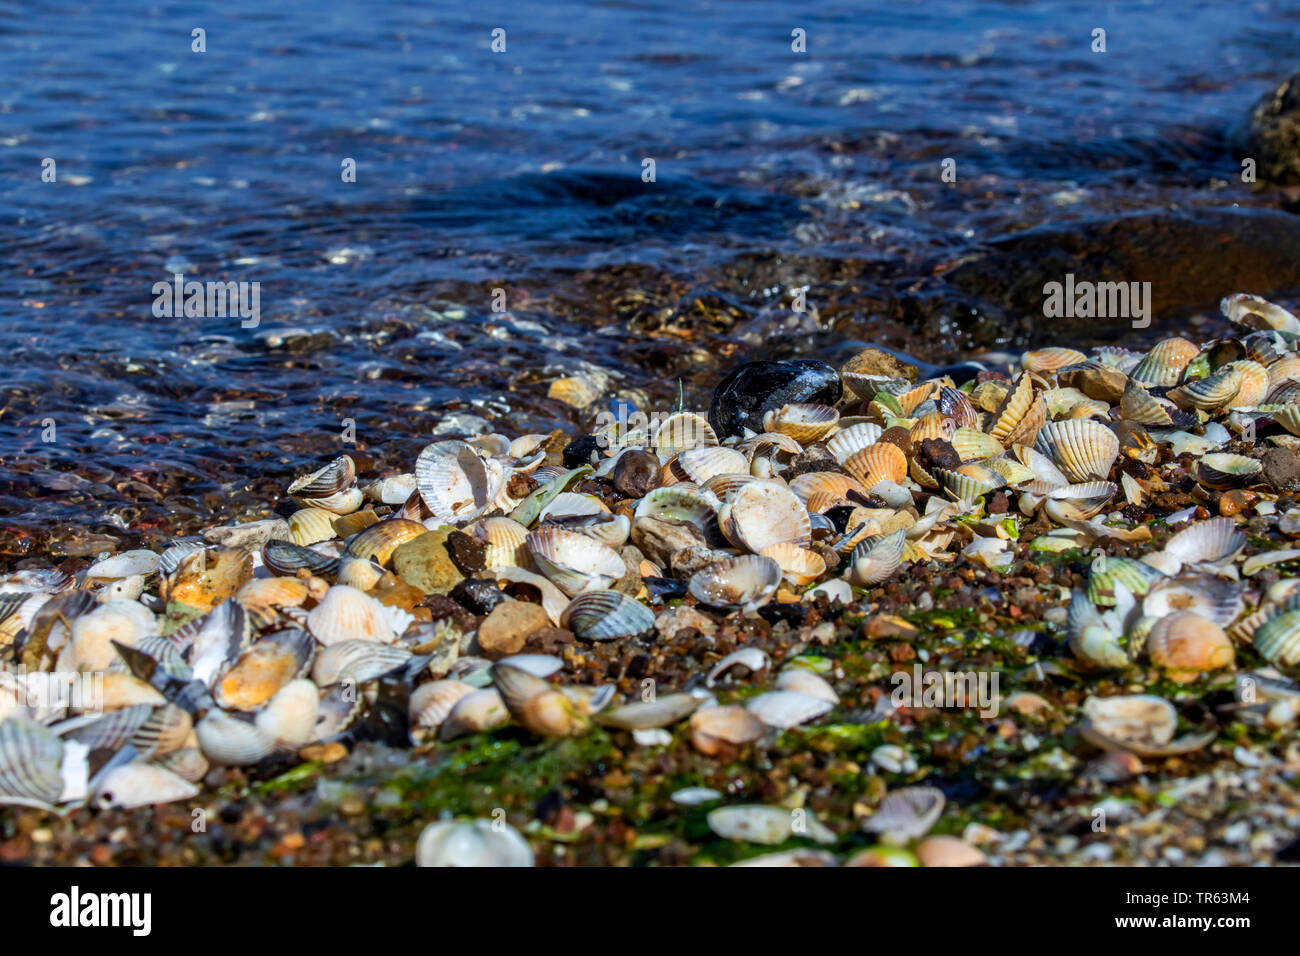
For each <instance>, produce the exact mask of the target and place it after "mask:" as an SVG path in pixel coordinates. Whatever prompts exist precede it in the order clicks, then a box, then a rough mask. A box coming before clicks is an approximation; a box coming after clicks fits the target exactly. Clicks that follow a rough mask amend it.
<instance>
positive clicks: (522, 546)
mask: <svg viewBox="0 0 1300 956" xmlns="http://www.w3.org/2000/svg"><path fill="white" fill-rule="evenodd" d="M472 537H473V538H474V540H475V541H476V542H477V543H479V544H481V545H482V546H483V566H484V567H485V568H487V569H489V570H495V569H496V568H505V567H517V568H524V567H528V566H529V565H531V564H532V558H531V556H530V555H529V553H528V546H527V544H526V543H525V539H526V538H527V537H528V529H527V528H525V527H524V526H523V525H522V524H520V523H519V522H518V521H515V520H514V519H513V518H483V519H481V520H480V521H479V522H478V523H477V524H475V525H474V528H473V531H472Z"/></svg>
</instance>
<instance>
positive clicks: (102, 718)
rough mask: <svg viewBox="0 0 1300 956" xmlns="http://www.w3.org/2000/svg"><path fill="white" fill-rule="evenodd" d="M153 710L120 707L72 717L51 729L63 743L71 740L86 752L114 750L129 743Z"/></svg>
mask: <svg viewBox="0 0 1300 956" xmlns="http://www.w3.org/2000/svg"><path fill="white" fill-rule="evenodd" d="M153 712H154V708H153V707H151V706H150V705H148V704H137V705H136V706H134V707H123V708H122V709H121V710H114V711H109V712H107V713H102V714H99V715H90V714H87V715H84V716H81V717H73V718H70V719H68V720H65V721H63V722H61V723H59V724H55V725H54V727H53V728H52V729H53V730H54V732H55V733H56V734H57V735H58V736H59V737H61V738H62V739H63V740H75V741H76V742H77V743H79V744H82V745H84V746H85V747H86V749H87V750H90V751H95V750H108V751H114V752H115V751H118V750H121V749H122V748H123V747H125V746H126V745H127V744H129V743H130V742H131V738H132V737H134V736H135V733H136V731H138V730H139V729H140V727H141V726H142V725H143V724H144V722H145V721H146V720H148V719H149V717H150V715H151V714H152V713H153Z"/></svg>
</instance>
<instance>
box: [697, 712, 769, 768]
mask: <svg viewBox="0 0 1300 956" xmlns="http://www.w3.org/2000/svg"><path fill="white" fill-rule="evenodd" d="M690 727H691V744H692V745H693V746H694V747H695V749H696V750H698V751H699V752H700V753H702V754H704V755H705V756H708V757H712V756H717V755H718V754H720V753H722V752H723V751H724V750H726V749H727V748H728V747H739V746H743V745H744V744H748V743H753V742H754V741H755V740H758V739H759V738H760V737H762V736H763V734H764V733H766V732H767V730H766V728H765V727H764V725H763V722H762V721H761V720H759V719H758V718H757V717H755V716H754V715H753V714H752V713H750V712H749V711H748V710H746V709H745V708H743V707H731V706H728V707H706V708H704V709H703V710H697V711H696V712H695V713H694V714H692V715H691V724H690Z"/></svg>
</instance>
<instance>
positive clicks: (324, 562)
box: [262, 541, 339, 578]
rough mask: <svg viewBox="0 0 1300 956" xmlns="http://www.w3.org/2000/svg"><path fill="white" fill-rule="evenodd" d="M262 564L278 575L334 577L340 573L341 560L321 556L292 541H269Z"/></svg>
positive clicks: (264, 550) (263, 551) (264, 548)
mask: <svg viewBox="0 0 1300 956" xmlns="http://www.w3.org/2000/svg"><path fill="white" fill-rule="evenodd" d="M262 563H263V564H264V565H266V567H267V568H269V569H270V570H271V571H273V572H275V573H276V574H281V575H284V576H285V577H290V578H292V577H295V576H296V575H297V574H298V572H299V571H308V572H310V573H311V574H315V575H321V576H325V577H333V576H334V575H335V574H337V573H338V569H339V559H338V558H331V557H329V556H328V555H325V554H320V553H319V552H316V551H313V550H311V549H310V548H305V547H303V546H302V545H299V544H294V543H293V542H291V541H268V542H267V543H266V544H265V545H264V546H263V547H262Z"/></svg>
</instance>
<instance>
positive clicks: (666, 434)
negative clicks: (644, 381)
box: [651, 412, 718, 460]
mask: <svg viewBox="0 0 1300 956" xmlns="http://www.w3.org/2000/svg"><path fill="white" fill-rule="evenodd" d="M717 443H718V434H717V432H715V431H714V430H713V427H712V426H711V425H710V424H709V423H708V421H707V420H706V419H705V418H704V417H703V416H701V415H697V414H695V413H694V412H678V413H677V414H675V415H669V416H668V417H667V418H665V419H663V420H662V421H661V422H660V423H659V425H658V427H657V428H655V430H654V434H653V435H652V436H651V444H652V445H653V447H654V450H655V451H656V452H657V453H658V454H659V457H660V459H661V460H666V459H668V458H671V457H673V456H674V455H677V454H680V453H681V452H684V451H689V450H690V449H692V448H701V447H704V446H707V445H716V444H717Z"/></svg>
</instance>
